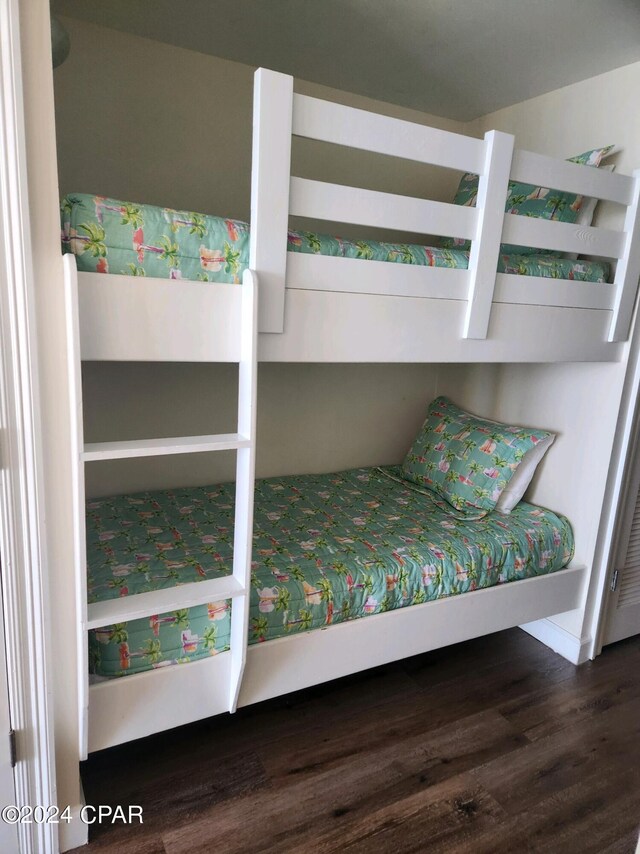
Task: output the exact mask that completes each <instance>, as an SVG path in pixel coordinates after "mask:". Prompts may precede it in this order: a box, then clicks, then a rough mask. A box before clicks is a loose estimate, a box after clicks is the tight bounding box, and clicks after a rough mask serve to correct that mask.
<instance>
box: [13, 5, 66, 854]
mask: <svg viewBox="0 0 640 854" xmlns="http://www.w3.org/2000/svg"><path fill="white" fill-rule="evenodd" d="M28 198H29V197H28V192H27V169H26V144H25V126H24V110H23V93H22V65H21V49H20V27H19V11H18V0H0V362H1V365H0V417H1V419H2V420H1V423H0V427H1V429H0V455H1V456H0V505H1V507H2V511H1V519H0V537H1V543H0V545H1V548H2V554H3V559H4V560H3V564H4V565H3V571H2V575H3V595H4V622H5V639H6V654H7V671H8V683H9V706H10V713H11V720H12V725H13V728H14V729H15V730H16V733H17V760H18V761H17V764H16V766H15V769H14V778H15V788H16V804H17V805H18V806H23V805H30V806H35V805H36V804H42V805H45V806H48V805H55V804H56V794H55V767H54V761H53V728H52V720H51V714H50V708H49V706H50V703H49V690H48V685H47V675H48V672H49V671H48V668H47V650H48V647H49V644H48V643H47V634H48V630H49V624H48V619H47V618H48V614H47V608H46V603H47V601H48V596H47V576H46V572H45V569H46V567H45V554H44V553H43V544H44V543H45V536H44V534H45V530H44V508H43V503H42V492H41V483H42V453H41V444H40V439H41V423H40V411H39V399H40V397H39V385H38V371H37V364H38V362H37V344H36V321H35V292H34V277H33V266H32V254H31V252H32V246H31V237H30V225H29V202H28ZM2 737H4V734H3V733H0V738H2ZM18 835H19V844H20V851H21V852H22V854H29V852H32V851H38V852H40V851H42V852H56V851H57V850H58V838H57V836H58V834H57V828H56V825H53V824H35V823H34V824H30V825H19V826H18Z"/></svg>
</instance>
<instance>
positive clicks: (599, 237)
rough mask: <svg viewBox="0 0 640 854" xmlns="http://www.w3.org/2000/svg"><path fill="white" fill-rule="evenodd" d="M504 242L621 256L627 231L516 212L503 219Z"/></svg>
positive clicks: (605, 255) (562, 250)
mask: <svg viewBox="0 0 640 854" xmlns="http://www.w3.org/2000/svg"><path fill="white" fill-rule="evenodd" d="M502 242H503V243H515V244H517V245H522V246H535V247H540V248H542V249H553V250H557V251H559V252H578V253H580V254H582V255H602V256H604V257H606V258H619V257H620V256H621V255H622V253H623V250H624V234H623V233H622V232H620V231H611V230H610V229H608V228H595V227H594V226H590V225H589V226H587V225H578V224H577V223H569V222H555V221H553V222H551V221H549V220H546V219H536V218H535V217H531V216H517V215H515V214H507V215H506V216H505V218H504V228H503V229H502Z"/></svg>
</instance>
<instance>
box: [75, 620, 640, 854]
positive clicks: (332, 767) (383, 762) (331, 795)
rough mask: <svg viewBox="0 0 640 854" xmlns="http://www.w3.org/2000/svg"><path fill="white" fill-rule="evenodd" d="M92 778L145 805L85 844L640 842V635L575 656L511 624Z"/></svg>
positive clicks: (303, 846)
mask: <svg viewBox="0 0 640 854" xmlns="http://www.w3.org/2000/svg"><path fill="white" fill-rule="evenodd" d="M185 702H188V698H185ZM82 777H83V782H84V790H85V796H86V798H87V802H88V803H91V804H111V805H116V804H121V805H123V806H127V805H129V804H140V805H141V806H142V807H143V810H144V825H143V826H142V827H140V826H133V827H118V828H112V827H103V828H102V829H95V830H94V831H93V833H92V836H91V843H90V845H89V847H88V848H83V849H77V850H78V851H82V852H93V851H96V852H98V851H99V852H105V854H108V852H117V854H160V852H165V854H208V853H209V852H217V854H231V852H236V853H237V854H240V852H243V854H244V852H274V854H275V852H278V854H281V852H294V851H295V852H305V854H307V852H308V853H309V854H311V852H320V854H322V853H323V852H339V851H340V852H341V851H347V852H350V854H360V852H393V854H404V852H456V854H458V852H460V854H467V852H468V854H483V852H486V854H489V852H491V853H492V854H495V853H496V852H524V851H533V852H536V851H540V852H545V854H553V852H561V854H573V852H576V854H589V852H594V854H605V852H606V854H632V852H634V851H635V846H636V840H637V831H638V825H639V824H640V638H633V639H631V640H629V641H624V642H622V643H619V644H616V645H615V646H612V647H609V648H607V649H605V651H604V653H603V654H602V655H601V656H600V657H599V658H598V659H597V660H596V661H595V662H590V663H588V664H585V665H583V666H582V667H579V668H576V667H574V666H573V665H571V664H569V663H568V662H566V661H565V660H564V659H562V658H560V657H559V656H557V655H555V654H554V653H553V652H551V651H550V650H549V649H547V648H546V647H545V646H543V645H542V644H540V643H538V642H537V641H535V640H534V639H533V638H531V637H529V636H528V635H526V634H524V632H521V631H520V630H519V629H513V630H511V631H507V632H500V633H498V634H495V635H491V636H489V637H486V638H481V639H479V640H476V641H470V642H468V643H464V644H460V645H458V646H455V647H450V648H449V649H445V650H440V651H437V652H433V653H428V654H426V655H422V656H417V657H416V658H412V659H409V660H407V661H403V662H399V663H397V664H394V665H390V666H387V667H382V668H378V669H376V670H372V671H367V672H366V673H362V674H358V675H357V676H354V677H349V678H347V679H343V680H340V681H338V682H334V683H331V684H329V685H324V686H319V687H317V688H313V689H310V690H307V691H303V692H300V693H298V694H295V695H290V696H289V697H285V698H279V699H277V700H274V701H270V702H268V703H263V704H261V705H260V706H256V707H251V708H248V709H241V710H240V711H239V712H238V713H237V714H236V715H234V716H229V715H226V716H222V717H218V718H212V719H210V720H208V721H204V722H202V723H198V724H193V725H190V726H187V727H183V728H181V729H179V730H173V731H170V732H167V733H162V734H160V735H157V736H152V737H151V738H148V739H144V740H142V741H139V742H135V743H133V744H130V745H124V746H122V747H118V748H113V749H111V750H107V751H103V752H102V753H99V754H95V755H93V756H91V757H90V759H89V761H88V762H86V763H85V764H84V767H83V774H82Z"/></svg>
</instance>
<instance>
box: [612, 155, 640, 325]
mask: <svg viewBox="0 0 640 854" xmlns="http://www.w3.org/2000/svg"><path fill="white" fill-rule="evenodd" d="M633 182H634V186H633V195H632V198H631V203H630V204H629V205H628V207H627V214H626V217H625V221H624V232H625V243H624V254H623V256H622V258H620V260H619V261H618V265H617V267H616V275H615V278H614V280H613V284H614V285H615V287H616V292H615V297H614V304H613V314H612V317H611V327H610V329H609V341H626V340H627V338H628V337H629V328H630V326H631V315H632V314H633V305H634V303H635V300H636V292H637V290H638V278H640V169H636V170H635V171H634V172H633Z"/></svg>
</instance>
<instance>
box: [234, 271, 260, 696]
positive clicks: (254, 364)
mask: <svg viewBox="0 0 640 854" xmlns="http://www.w3.org/2000/svg"><path fill="white" fill-rule="evenodd" d="M242 298H243V304H242V332H241V338H242V341H241V345H242V351H241V354H240V356H241V358H240V365H239V372H238V430H239V431H240V432H241V433H242V434H243V435H246V436H249V438H250V442H249V445H248V446H247V447H246V448H243V449H242V450H241V451H239V452H238V458H237V462H236V502H235V520H234V530H233V575H234V578H235V580H236V582H237V583H238V584H239V585H240V586H241V587H242V588H243V589H244V591H245V593H244V595H243V596H240V597H238V598H237V599H235V600H234V602H233V604H232V611H231V640H230V645H231V671H230V678H229V709H230V711H232V712H235V710H236V705H237V702H238V694H239V691H240V684H241V682H242V675H243V673H244V666H245V661H246V655H247V643H248V637H249V604H250V598H249V590H250V587H251V558H252V555H253V499H254V492H255V469H256V416H257V389H258V278H257V276H256V275H255V273H253V271H251V270H246V271H245V273H244V281H243V293H242Z"/></svg>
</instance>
